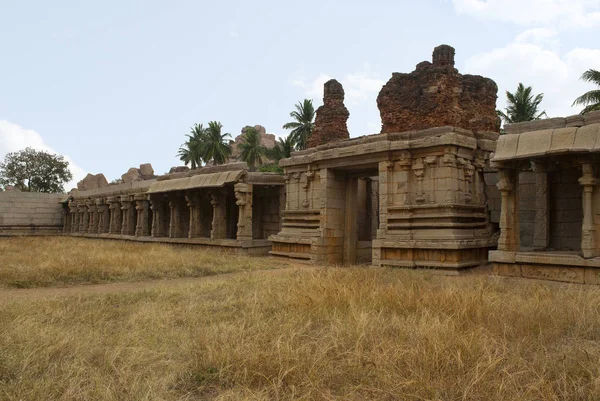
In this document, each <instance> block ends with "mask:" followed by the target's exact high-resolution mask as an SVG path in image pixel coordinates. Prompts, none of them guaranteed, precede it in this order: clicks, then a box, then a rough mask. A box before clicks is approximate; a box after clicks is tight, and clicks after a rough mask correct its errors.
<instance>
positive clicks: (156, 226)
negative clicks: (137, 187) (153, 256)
mask: <svg viewBox="0 0 600 401" xmlns="http://www.w3.org/2000/svg"><path fill="white" fill-rule="evenodd" d="M164 206H165V202H164V200H163V198H162V197H160V195H158V196H151V197H150V209H151V210H152V231H151V234H152V236H153V237H166V236H167V230H166V227H165V212H164Z"/></svg>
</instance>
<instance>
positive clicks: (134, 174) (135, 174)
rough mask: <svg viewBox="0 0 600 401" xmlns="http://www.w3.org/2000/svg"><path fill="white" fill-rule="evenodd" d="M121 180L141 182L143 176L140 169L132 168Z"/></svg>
mask: <svg viewBox="0 0 600 401" xmlns="http://www.w3.org/2000/svg"><path fill="white" fill-rule="evenodd" d="M121 179H122V180H123V182H131V181H141V180H142V175H141V174H140V170H139V169H137V168H135V167H131V168H130V169H129V170H127V172H126V173H125V174H123V175H122V176H121Z"/></svg>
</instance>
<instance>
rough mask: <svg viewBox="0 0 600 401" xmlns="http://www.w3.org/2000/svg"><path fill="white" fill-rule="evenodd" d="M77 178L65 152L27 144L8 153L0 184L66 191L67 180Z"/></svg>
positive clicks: (39, 190) (27, 188)
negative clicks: (55, 153)
mask: <svg viewBox="0 0 600 401" xmlns="http://www.w3.org/2000/svg"><path fill="white" fill-rule="evenodd" d="M72 179H73V174H71V171H70V170H69V162H67V161H66V160H65V158H64V157H63V156H60V155H54V154H51V153H48V152H45V151H43V150H35V149H33V148H26V149H23V150H20V151H18V152H11V153H8V154H7V155H6V156H5V158H4V161H3V162H2V163H0V185H2V186H5V187H6V186H7V185H13V186H15V187H16V188H19V189H20V190H21V191H27V192H46V193H64V192H65V188H64V184H66V183H67V182H69V181H71V180H72Z"/></svg>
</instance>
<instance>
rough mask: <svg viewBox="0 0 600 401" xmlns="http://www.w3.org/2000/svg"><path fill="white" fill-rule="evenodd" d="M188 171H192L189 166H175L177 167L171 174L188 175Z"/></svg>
mask: <svg viewBox="0 0 600 401" xmlns="http://www.w3.org/2000/svg"><path fill="white" fill-rule="evenodd" d="M188 171H190V168H189V167H188V166H175V167H171V169H170V170H169V174H173V173H186V172H188Z"/></svg>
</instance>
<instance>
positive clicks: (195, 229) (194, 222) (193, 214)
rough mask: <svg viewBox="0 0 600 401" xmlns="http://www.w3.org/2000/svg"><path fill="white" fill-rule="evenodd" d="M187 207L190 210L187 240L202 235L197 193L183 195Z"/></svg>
mask: <svg viewBox="0 0 600 401" xmlns="http://www.w3.org/2000/svg"><path fill="white" fill-rule="evenodd" d="M185 201H186V205H187V207H188V208H189V209H190V229H189V230H188V238H196V237H200V236H201V233H202V223H201V216H200V203H199V199H198V194H197V193H187V194H186V195H185Z"/></svg>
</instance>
